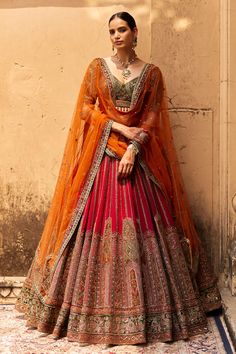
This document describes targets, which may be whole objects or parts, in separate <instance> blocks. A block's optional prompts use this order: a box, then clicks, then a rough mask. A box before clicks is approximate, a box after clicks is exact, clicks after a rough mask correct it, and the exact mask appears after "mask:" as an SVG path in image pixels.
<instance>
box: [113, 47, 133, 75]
mask: <svg viewBox="0 0 236 354" xmlns="http://www.w3.org/2000/svg"><path fill="white" fill-rule="evenodd" d="M114 57H116V59H117V61H118V62H119V63H120V65H121V66H123V67H124V69H123V70H122V72H121V75H122V77H123V79H124V80H127V79H128V78H129V77H130V75H131V71H130V69H128V67H129V65H130V64H132V63H133V62H134V61H135V60H136V59H137V54H136V53H134V56H133V58H131V59H129V60H128V61H127V63H125V62H123V61H122V60H121V59H120V58H119V57H118V55H117V53H116V54H115V55H114Z"/></svg>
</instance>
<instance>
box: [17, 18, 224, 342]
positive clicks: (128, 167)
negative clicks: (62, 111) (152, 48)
mask: <svg viewBox="0 0 236 354" xmlns="http://www.w3.org/2000/svg"><path fill="white" fill-rule="evenodd" d="M109 32H110V39H111V42H112V45H113V47H114V48H115V49H116V54H115V55H113V56H112V57H110V58H96V59H94V60H93V61H92V62H91V63H90V65H89V67H88V69H87V71H86V74H85V77H84V80H83V82H82V85H81V89H80V94H79V97H78V101H77V105H76V109H75V113H74V117H73V121H72V125H71V128H70V131H69V136H68V140H67V144H66V148H65V153H64V156H63V161H62V165H61V169H60V174H59V178H58V182H57V185H56V190H55V194H54V197H53V201H52V205H51V208H50V211H49V215H48V218H47V222H46V225H45V228H44V232H43V235H42V238H41V240H40V243H39V246H38V248H37V250H36V254H35V257H34V260H33V262H32V265H31V268H30V270H29V273H28V276H27V278H26V280H25V283H24V286H23V288H22V291H21V294H20V296H19V298H18V301H17V304H16V308H17V309H18V310H19V311H23V312H25V315H26V318H27V324H28V325H31V326H34V327H36V328H37V329H38V330H39V331H41V332H45V333H53V335H54V336H55V337H60V336H64V335H66V336H67V337H68V340H71V341H78V342H80V343H82V345H83V344H84V345H85V344H86V343H105V344H136V343H145V342H148V341H155V340H159V341H164V342H165V341H172V340H178V339H186V338H188V337H190V336H192V335H195V334H199V333H204V332H207V320H206V315H205V312H207V311H211V310H214V309H217V308H219V307H220V306H221V302H220V295H219V292H218V289H217V286H216V279H215V277H214V276H213V274H212V273H211V270H210V268H209V266H208V263H207V260H206V256H205V254H204V252H203V249H202V246H201V243H200V241H199V239H198V237H197V235H196V231H195V229H194V226H193V223H192V220H191V216H190V212H189V207H188V205H187V201H186V197H185V193H184V190H183V187H182V182H181V177H180V172H179V167H178V163H177V159H176V154H175V150H174V147H173V140H172V135H171V130H170V124H169V120H168V112H167V108H166V100H165V97H166V95H165V89H164V83H163V78H162V74H161V71H160V69H159V68H158V67H156V66H155V65H153V64H148V63H145V62H143V61H142V60H141V59H139V58H138V57H137V56H136V54H135V51H134V47H135V46H136V43H137V35H138V30H137V27H136V24H135V21H134V19H133V17H132V16H131V15H129V14H128V13H126V12H121V13H116V14H114V15H113V16H112V17H111V19H110V21H109Z"/></svg>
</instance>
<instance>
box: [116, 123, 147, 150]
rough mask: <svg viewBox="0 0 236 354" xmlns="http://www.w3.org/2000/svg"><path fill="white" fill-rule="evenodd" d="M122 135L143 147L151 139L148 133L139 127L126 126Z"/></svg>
mask: <svg viewBox="0 0 236 354" xmlns="http://www.w3.org/2000/svg"><path fill="white" fill-rule="evenodd" d="M121 134H123V135H124V136H125V137H126V138H127V139H129V140H134V141H136V142H137V143H139V144H141V145H142V144H145V143H146V142H148V139H149V135H148V133H147V132H146V131H145V130H144V129H143V128H138V127H126V126H125V125H124V128H123V129H122V131H121Z"/></svg>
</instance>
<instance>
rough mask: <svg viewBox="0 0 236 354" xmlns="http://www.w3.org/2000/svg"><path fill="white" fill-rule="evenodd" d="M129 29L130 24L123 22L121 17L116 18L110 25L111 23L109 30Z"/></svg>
mask: <svg viewBox="0 0 236 354" xmlns="http://www.w3.org/2000/svg"><path fill="white" fill-rule="evenodd" d="M123 26H125V27H128V24H127V22H126V21H124V20H122V19H121V18H119V17H115V18H114V19H113V20H112V21H111V22H110V23H109V28H110V29H115V28H117V27H123Z"/></svg>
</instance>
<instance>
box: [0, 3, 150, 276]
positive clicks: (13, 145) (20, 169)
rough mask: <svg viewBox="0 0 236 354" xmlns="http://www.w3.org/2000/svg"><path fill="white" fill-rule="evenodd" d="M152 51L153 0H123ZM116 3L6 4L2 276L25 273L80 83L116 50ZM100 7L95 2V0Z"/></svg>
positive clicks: (146, 52)
mask: <svg viewBox="0 0 236 354" xmlns="http://www.w3.org/2000/svg"><path fill="white" fill-rule="evenodd" d="M123 3H125V4H128V5H130V7H129V8H127V10H128V11H131V12H132V13H133V14H134V16H135V17H136V19H137V22H138V23H139V28H140V37H139V48H138V54H139V55H140V56H141V57H143V58H144V60H147V61H148V60H149V57H150V26H149V23H150V6H149V2H145V1H144V2H143V4H140V5H137V4H136V5H133V4H134V3H135V2H134V1H130V2H129V1H128V2H127V1H123ZM119 4H120V5H118V6H113V5H114V1H94V2H92V4H91V1H23V0H22V1H1V3H0V52H1V56H0V123H1V124H0V127H1V128H0V129H1V144H0V155H1V161H0V195H1V198H0V210H1V216H0V275H8V276H9V275H15V276H21V275H25V274H26V272H27V270H28V268H29V265H30V263H31V260H32V257H33V255H34V250H35V248H36V245H37V243H38V240H39V238H40V234H41V231H42V228H43V224H44V221H45V217H46V214H47V210H48V206H49V203H50V199H51V197H52V193H53V190H54V185H55V182H56V177H57V173H58V169H59V164H60V160H61V157H62V153H63V148H64V144H65V139H66V136H67V131H68V127H69V124H70V120H71V117H72V113H73V109H74V105H75V101H76V97H77V94H78V90H79V86H80V82H81V80H82V77H83V73H84V71H85V69H86V67H87V65H88V63H89V62H90V61H91V60H92V59H93V58H94V57H99V56H108V55H110V54H111V53H112V51H111V44H110V40H109V34H108V27H107V21H108V19H109V18H110V16H111V15H112V14H113V13H114V12H117V11H119V10H121V9H124V6H122V1H121V2H119ZM92 5H93V6H92Z"/></svg>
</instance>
